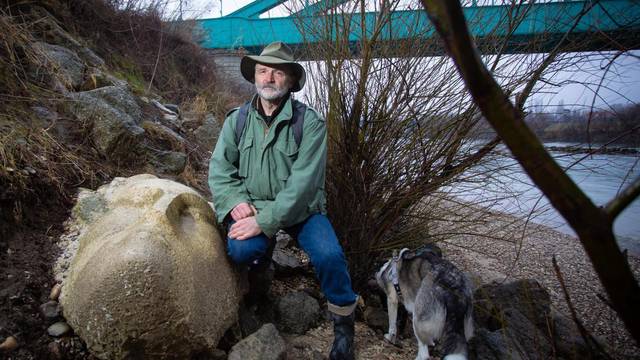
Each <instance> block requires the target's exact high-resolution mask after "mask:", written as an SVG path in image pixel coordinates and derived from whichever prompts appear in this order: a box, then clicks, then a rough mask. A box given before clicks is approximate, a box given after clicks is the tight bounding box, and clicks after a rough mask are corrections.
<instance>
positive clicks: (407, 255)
mask: <svg viewBox="0 0 640 360" xmlns="http://www.w3.org/2000/svg"><path fill="white" fill-rule="evenodd" d="M414 257H416V253H415V251H411V250H409V249H407V248H404V249H402V250H401V251H400V255H399V256H398V259H402V260H411V259H413V258H414Z"/></svg>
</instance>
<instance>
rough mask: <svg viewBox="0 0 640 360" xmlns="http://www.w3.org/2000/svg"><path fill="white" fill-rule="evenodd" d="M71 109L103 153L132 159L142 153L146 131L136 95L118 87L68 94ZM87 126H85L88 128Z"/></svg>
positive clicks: (108, 155)
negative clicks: (143, 136)
mask: <svg viewBox="0 0 640 360" xmlns="http://www.w3.org/2000/svg"><path fill="white" fill-rule="evenodd" d="M67 98H68V99H69V100H70V101H68V102H67V106H68V107H69V108H68V110H69V111H70V112H71V113H72V114H73V115H75V117H76V118H77V119H78V121H80V122H82V123H85V124H87V125H88V127H89V128H90V129H91V132H90V136H91V138H92V140H93V142H94V143H95V145H96V148H97V150H98V151H99V152H100V154H102V155H104V156H106V157H108V158H109V159H113V160H118V159H130V158H131V157H132V156H133V155H135V154H136V153H138V152H139V148H140V143H141V140H142V134H143V133H144V130H143V129H142V128H141V127H140V126H139V124H140V122H141V118H142V110H141V109H140V107H139V106H138V104H137V103H136V101H135V98H134V96H133V95H132V94H131V93H130V92H129V91H128V90H127V89H124V88H121V87H118V86H106V87H102V88H98V89H95V90H91V91H84V92H78V93H71V94H68V95H67ZM85 126H86V125H85Z"/></svg>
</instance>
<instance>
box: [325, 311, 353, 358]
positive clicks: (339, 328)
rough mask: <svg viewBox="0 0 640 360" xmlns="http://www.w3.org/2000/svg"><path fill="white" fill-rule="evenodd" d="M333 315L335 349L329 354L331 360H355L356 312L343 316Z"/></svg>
mask: <svg viewBox="0 0 640 360" xmlns="http://www.w3.org/2000/svg"><path fill="white" fill-rule="evenodd" d="M330 314H331V319H332V320H333V336H334V339H333V347H331V353H330V354H329V359H330V360H354V358H355V357H354V347H353V337H354V335H355V328H354V321H355V318H356V312H355V311H354V312H352V313H351V315H348V316H341V315H337V314H334V313H330Z"/></svg>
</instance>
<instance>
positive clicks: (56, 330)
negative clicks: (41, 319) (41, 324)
mask: <svg viewBox="0 0 640 360" xmlns="http://www.w3.org/2000/svg"><path fill="white" fill-rule="evenodd" d="M69 331H71V327H70V326H69V325H68V324H67V323H66V322H64V321H59V322H57V323H55V324H53V325H51V326H49V328H48V329H47V333H48V334H49V335H51V336H54V337H59V336H62V335H64V334H66V333H68V332H69Z"/></svg>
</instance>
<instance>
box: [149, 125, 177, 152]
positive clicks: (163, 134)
mask: <svg viewBox="0 0 640 360" xmlns="http://www.w3.org/2000/svg"><path fill="white" fill-rule="evenodd" d="M142 127H143V128H144V130H145V131H146V132H147V133H149V134H152V135H153V137H154V138H158V139H160V140H163V141H165V142H167V143H168V144H165V146H164V147H163V148H164V149H174V150H175V149H183V148H184V144H185V140H184V138H183V137H182V136H180V135H179V134H178V133H176V132H175V131H173V130H171V129H170V128H168V127H166V126H164V125H162V124H159V123H155V122H153V121H144V122H143V123H142Z"/></svg>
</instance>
